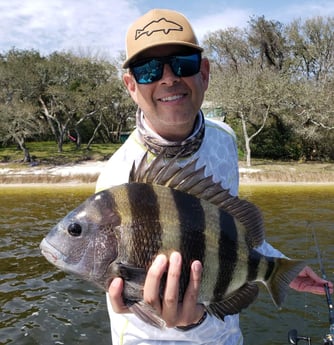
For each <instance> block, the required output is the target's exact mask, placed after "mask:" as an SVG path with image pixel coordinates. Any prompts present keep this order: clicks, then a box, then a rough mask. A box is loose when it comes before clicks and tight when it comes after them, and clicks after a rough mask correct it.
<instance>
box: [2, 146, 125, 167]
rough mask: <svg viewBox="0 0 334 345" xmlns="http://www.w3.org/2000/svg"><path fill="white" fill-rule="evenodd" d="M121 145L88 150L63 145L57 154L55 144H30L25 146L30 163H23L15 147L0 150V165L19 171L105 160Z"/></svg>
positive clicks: (20, 152)
mask: <svg viewBox="0 0 334 345" xmlns="http://www.w3.org/2000/svg"><path fill="white" fill-rule="evenodd" d="M120 145H121V144H93V145H92V146H91V147H90V149H89V150H87V149H86V146H85V145H82V146H81V147H80V148H79V149H78V148H77V147H76V145H75V144H73V143H65V144H64V146H63V151H62V152H58V150H57V145H56V143H55V142H51V141H45V142H31V143H28V144H27V148H28V149H29V153H30V156H31V158H32V162H31V163H29V164H28V163H27V164H26V163H23V158H24V156H23V153H22V151H21V150H19V149H18V148H17V147H16V146H13V145H12V146H8V147H1V148H0V163H6V164H9V165H10V166H11V167H14V168H17V169H20V168H25V167H27V166H29V165H33V164H37V165H42V166H43V165H45V166H50V165H64V164H75V163H79V162H84V161H90V160H93V161H103V160H107V159H108V158H109V157H111V156H112V154H113V153H114V152H115V151H116V150H117V149H118V148H119V147H120Z"/></svg>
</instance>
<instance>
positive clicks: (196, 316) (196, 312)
mask: <svg viewBox="0 0 334 345" xmlns="http://www.w3.org/2000/svg"><path fill="white" fill-rule="evenodd" d="M202 270H203V267H202V264H201V262H200V261H197V260H196V261H194V262H193V263H192V265H191V269H190V279H189V284H188V287H187V290H186V292H185V294H184V298H183V305H182V311H181V313H182V314H181V315H182V316H181V318H180V321H181V324H179V326H187V325H189V324H193V323H197V322H198V321H199V320H200V319H201V318H202V316H203V312H204V307H203V306H202V305H199V304H197V301H198V296H199V293H200V287H201V277H202Z"/></svg>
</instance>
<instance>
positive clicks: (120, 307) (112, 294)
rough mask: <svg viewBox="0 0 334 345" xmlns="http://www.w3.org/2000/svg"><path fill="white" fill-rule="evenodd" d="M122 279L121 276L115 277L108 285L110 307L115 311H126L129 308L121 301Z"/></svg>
mask: <svg viewBox="0 0 334 345" xmlns="http://www.w3.org/2000/svg"><path fill="white" fill-rule="evenodd" d="M123 285H124V283H123V280H122V279H121V278H115V279H113V281H112V282H111V284H110V285H109V289H108V294H109V300H110V303H111V306H112V309H113V311H114V312H115V313H128V312H129V309H128V308H127V307H126V306H125V304H124V302H123V297H122V292H123Z"/></svg>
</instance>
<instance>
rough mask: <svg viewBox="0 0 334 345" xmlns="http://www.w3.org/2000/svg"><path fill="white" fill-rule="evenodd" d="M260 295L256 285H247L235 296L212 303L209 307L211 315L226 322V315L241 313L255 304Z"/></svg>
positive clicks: (234, 294)
mask: <svg viewBox="0 0 334 345" xmlns="http://www.w3.org/2000/svg"><path fill="white" fill-rule="evenodd" d="M258 293H259V287H258V286H257V285H256V283H246V284H245V285H243V286H242V287H241V288H239V289H238V290H237V291H235V292H234V293H233V294H231V295H230V296H228V297H227V298H224V299H223V300H221V301H218V302H212V303H210V304H209V305H208V306H207V311H208V313H209V314H212V315H214V316H216V317H217V318H219V319H221V320H223V321H224V317H225V316H226V315H233V314H237V313H239V312H240V311H241V310H242V309H245V308H247V307H248V306H249V305H250V304H251V303H253V302H254V300H255V299H256V297H257V295H258Z"/></svg>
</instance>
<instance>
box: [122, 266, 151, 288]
mask: <svg viewBox="0 0 334 345" xmlns="http://www.w3.org/2000/svg"><path fill="white" fill-rule="evenodd" d="M117 271H118V274H119V276H120V277H121V278H123V279H124V280H125V281H133V282H136V283H138V284H141V283H142V284H144V282H145V278H146V271H145V269H144V268H142V267H137V266H133V265H131V264H126V263H122V262H118V263H117Z"/></svg>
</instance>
